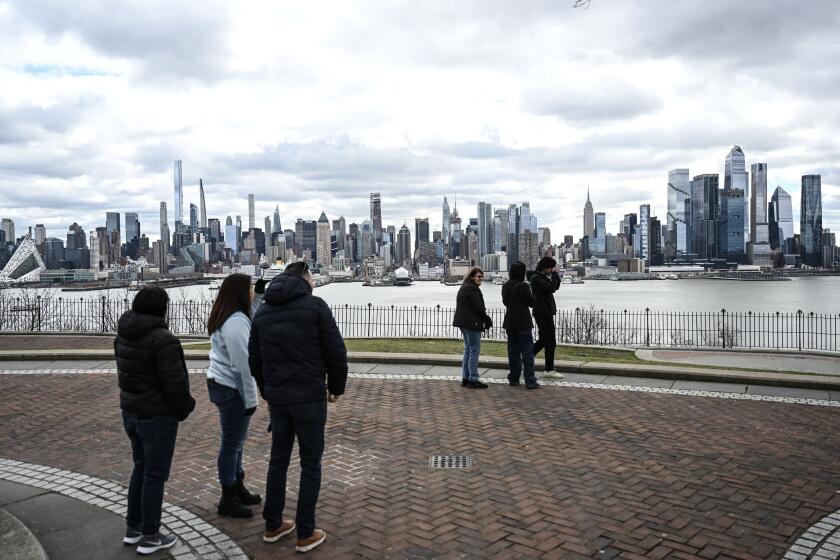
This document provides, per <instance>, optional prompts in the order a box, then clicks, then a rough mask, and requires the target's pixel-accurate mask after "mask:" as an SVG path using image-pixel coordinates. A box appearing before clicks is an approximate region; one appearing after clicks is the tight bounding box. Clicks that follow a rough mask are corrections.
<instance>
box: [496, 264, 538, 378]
mask: <svg viewBox="0 0 840 560" xmlns="http://www.w3.org/2000/svg"><path fill="white" fill-rule="evenodd" d="M502 303H504V304H505V321H504V323H503V324H502V326H503V327H504V328H505V331H506V332H507V338H508V344H507V351H508V367H509V368H510V372H509V373H508V383H510V385H514V386H515V385H519V377H520V375H522V374H523V373H524V376H525V387H527V388H528V389H537V388H538V387H539V384H538V383H537V378H536V376H535V375H534V333H533V329H534V323H533V321H532V320H531V309H530V308H531V307H534V304H535V303H536V300H535V299H534V294H532V293H531V286H530V285H529V284H528V282H526V281H525V263H523V262H521V261H516V262H515V263H513V264H512V265H511V266H510V278H509V279H508V281H507V282H505V283H504V285H502Z"/></svg>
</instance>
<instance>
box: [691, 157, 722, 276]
mask: <svg viewBox="0 0 840 560" xmlns="http://www.w3.org/2000/svg"><path fill="white" fill-rule="evenodd" d="M718 184H719V177H718V175H717V174H716V173H715V174H704V175H697V176H695V177H694V179H693V180H692V181H691V234H692V241H691V247H692V253H694V254H696V255H697V257H698V258H700V259H706V260H708V259H715V258H717V257H718V250H719V248H720V244H719V243H718V224H719V221H720V198H719V190H720V189H718Z"/></svg>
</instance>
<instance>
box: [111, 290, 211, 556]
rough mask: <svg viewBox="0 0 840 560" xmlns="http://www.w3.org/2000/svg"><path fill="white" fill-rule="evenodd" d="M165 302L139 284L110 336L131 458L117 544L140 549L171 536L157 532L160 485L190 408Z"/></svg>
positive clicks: (161, 294) (154, 547)
mask: <svg viewBox="0 0 840 560" xmlns="http://www.w3.org/2000/svg"><path fill="white" fill-rule="evenodd" d="M168 303H169V296H168V295H167V294H166V291H165V290H163V289H162V288H160V287H158V286H145V287H143V288H142V289H141V290H140V291H139V292H137V295H135V296H134V301H133V302H132V304H131V310H130V311H127V312H125V313H124V314H123V315H122V317H120V320H119V323H118V325H117V336H116V338H115V339H114V354H115V355H116V358H117V374H118V380H119V386H120V408H121V409H122V416H123V426H124V428H125V431H126V434H128V438H129V440H130V441H131V453H132V457H133V460H134V469H133V470H132V473H131V481H130V483H129V486H128V511H127V513H126V525H127V527H126V533H125V537H124V538H123V543H125V544H137V552H139V553H141V554H151V553H153V552H156V551H158V550H162V549H164V548H169V547H171V546H172V545H174V544H175V542H176V540H177V538H176V537H174V536H171V535H164V534H161V533H160V516H161V506H162V504H163V486H164V483H165V482H166V480H167V479H168V478H169V470H170V468H171V466H172V456H173V454H174V452H175V439H176V437H177V435H178V422H179V421H181V420H185V419H186V418H187V416H189V414H190V413H191V412H192V411H193V409H194V408H195V400H194V399H193V398H192V396H191V395H190V382H189V377H188V375H187V366H186V364H185V362H184V351H183V349H182V348H181V343H180V341H179V340H178V338H177V337H176V336H175V335H173V334H172V333H171V332H170V331H169V329H168V328H167V326H166V320H165V317H166V307H167V305H168Z"/></svg>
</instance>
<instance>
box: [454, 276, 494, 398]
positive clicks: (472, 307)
mask: <svg viewBox="0 0 840 560" xmlns="http://www.w3.org/2000/svg"><path fill="white" fill-rule="evenodd" d="M483 279H484V272H483V271H482V270H481V269H480V268H478V267H473V268H471V269H470V270H469V272H467V274H466V276H464V282H463V284H461V287H460V288H459V289H458V296H457V298H456V300H455V316H454V317H453V318H452V326H453V327H458V328H460V329H461V334H462V335H463V336H464V362H463V368H462V376H461V387H469V388H471V389H486V388H487V385H486V384H485V383H482V382H481V379H479V378H478V354H479V352H480V351H481V332H482V331H484V330H487V329H489V328H490V327H492V326H493V320H492V319H490V316H489V315H487V310H486V309H485V307H484V296H483V295H482V294H481V288H480V286H481V281H482V280H483Z"/></svg>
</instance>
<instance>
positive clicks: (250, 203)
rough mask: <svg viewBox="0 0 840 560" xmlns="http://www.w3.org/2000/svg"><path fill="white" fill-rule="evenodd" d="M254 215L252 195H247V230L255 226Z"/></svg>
mask: <svg viewBox="0 0 840 560" xmlns="http://www.w3.org/2000/svg"><path fill="white" fill-rule="evenodd" d="M255 218H256V216H255V210H254V195H253V194H249V195H248V231H251V230H252V229H254V228H255V227H256V226H257V223H256V219H255Z"/></svg>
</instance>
